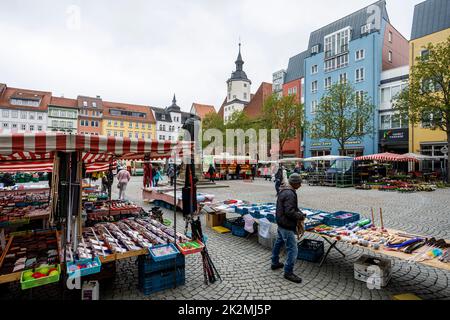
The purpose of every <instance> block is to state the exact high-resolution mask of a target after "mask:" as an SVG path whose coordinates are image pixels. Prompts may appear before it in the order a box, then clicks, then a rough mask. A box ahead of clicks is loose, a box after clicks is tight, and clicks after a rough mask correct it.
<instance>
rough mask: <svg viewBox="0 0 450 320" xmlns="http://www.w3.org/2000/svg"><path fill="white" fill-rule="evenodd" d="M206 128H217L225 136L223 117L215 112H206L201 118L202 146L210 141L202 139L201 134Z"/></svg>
mask: <svg viewBox="0 0 450 320" xmlns="http://www.w3.org/2000/svg"><path fill="white" fill-rule="evenodd" d="M208 129H217V130H220V131H221V132H222V134H223V138H225V125H224V123H223V118H222V117H221V116H220V115H219V114H218V113H215V112H211V113H208V114H207V115H206V116H205V117H204V118H203V120H202V145H203V148H205V147H206V146H208V145H209V144H210V143H211V141H205V140H203V135H204V133H205V131H206V130H208Z"/></svg>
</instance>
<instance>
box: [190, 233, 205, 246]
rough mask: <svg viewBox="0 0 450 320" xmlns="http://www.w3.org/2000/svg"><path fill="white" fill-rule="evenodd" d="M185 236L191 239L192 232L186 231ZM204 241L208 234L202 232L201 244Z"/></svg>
mask: <svg viewBox="0 0 450 320" xmlns="http://www.w3.org/2000/svg"><path fill="white" fill-rule="evenodd" d="M186 237H188V238H189V239H192V232H187V233H186ZM206 241H208V236H207V235H206V234H203V238H202V242H203V244H206Z"/></svg>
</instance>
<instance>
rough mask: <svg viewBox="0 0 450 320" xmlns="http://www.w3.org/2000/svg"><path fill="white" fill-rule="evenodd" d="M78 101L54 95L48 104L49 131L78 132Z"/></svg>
mask: <svg viewBox="0 0 450 320" xmlns="http://www.w3.org/2000/svg"><path fill="white" fill-rule="evenodd" d="M78 112H79V111H78V101H77V100H75V99H66V98H55V97H52V100H51V102H50V103H49V104H48V125H47V127H48V131H56V132H67V133H77V129H78Z"/></svg>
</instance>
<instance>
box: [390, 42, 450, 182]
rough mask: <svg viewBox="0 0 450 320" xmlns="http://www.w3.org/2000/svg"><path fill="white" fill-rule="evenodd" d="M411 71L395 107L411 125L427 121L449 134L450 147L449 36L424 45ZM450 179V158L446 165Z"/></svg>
mask: <svg viewBox="0 0 450 320" xmlns="http://www.w3.org/2000/svg"><path fill="white" fill-rule="evenodd" d="M424 52H425V53H426V54H424V55H422V56H421V57H417V58H416V63H415V65H414V66H413V67H412V68H411V70H410V74H409V86H408V88H406V89H405V90H403V91H402V92H401V93H400V94H399V95H398V96H397V97H396V100H395V102H394V108H395V109H397V110H400V112H401V113H402V114H403V115H404V116H408V117H409V121H410V123H411V124H412V125H416V124H418V123H420V122H422V121H423V122H428V123H429V124H430V128H431V129H432V130H437V129H440V130H442V131H444V132H446V133H447V146H448V147H450V37H448V38H447V39H446V41H443V42H441V43H438V44H431V43H430V44H428V45H427V46H426V47H424ZM447 174H448V176H447V179H448V181H449V182H450V161H448V167H447Z"/></svg>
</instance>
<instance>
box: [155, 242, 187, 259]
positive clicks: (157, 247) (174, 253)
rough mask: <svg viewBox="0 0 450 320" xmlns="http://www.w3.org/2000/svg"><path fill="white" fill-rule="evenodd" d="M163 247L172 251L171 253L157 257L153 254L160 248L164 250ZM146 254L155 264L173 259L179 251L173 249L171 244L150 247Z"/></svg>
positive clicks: (175, 248)
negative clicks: (148, 254)
mask: <svg viewBox="0 0 450 320" xmlns="http://www.w3.org/2000/svg"><path fill="white" fill-rule="evenodd" d="M164 247H168V248H171V249H172V253H169V254H165V255H161V256H157V255H156V254H155V251H156V250H158V249H160V248H164ZM148 252H149V253H150V255H151V256H152V259H153V260H154V261H156V262H159V261H164V260H169V259H174V258H175V257H176V256H177V255H178V254H179V253H180V251H178V249H177V247H175V246H174V245H173V244H172V243H169V244H160V245H157V246H153V247H150V248H148Z"/></svg>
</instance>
